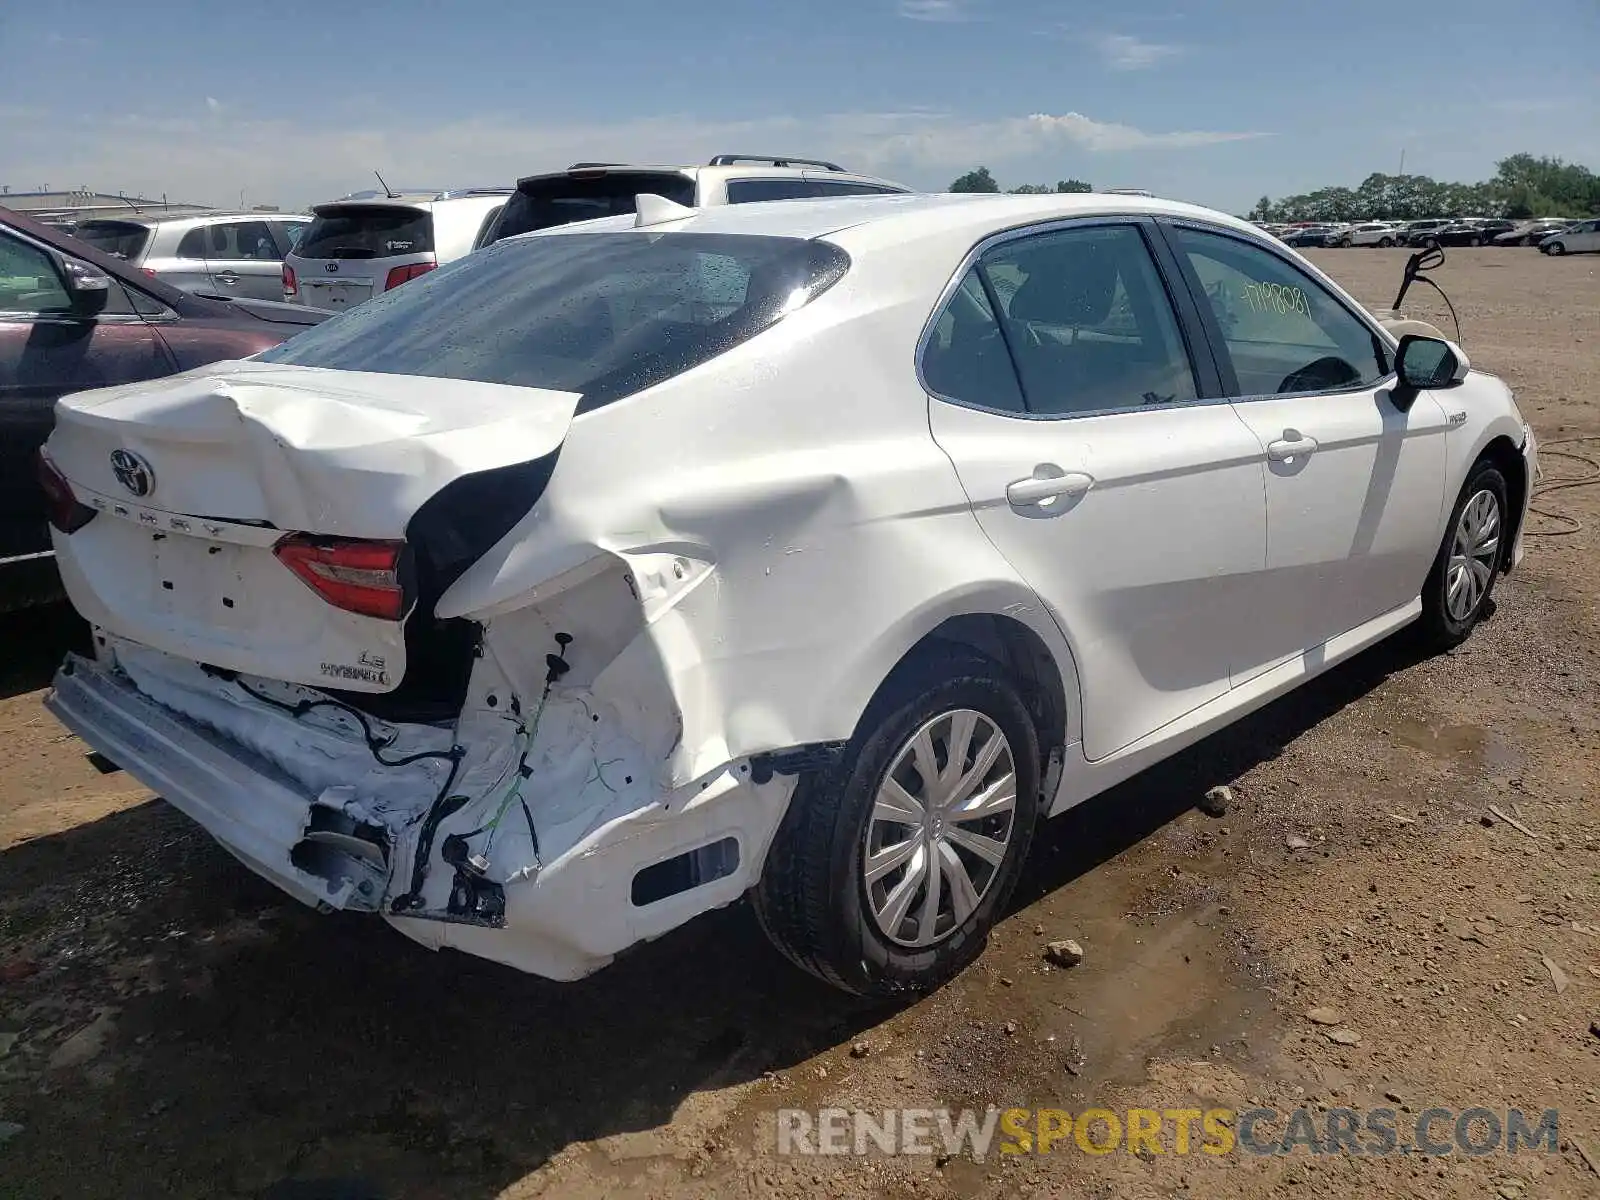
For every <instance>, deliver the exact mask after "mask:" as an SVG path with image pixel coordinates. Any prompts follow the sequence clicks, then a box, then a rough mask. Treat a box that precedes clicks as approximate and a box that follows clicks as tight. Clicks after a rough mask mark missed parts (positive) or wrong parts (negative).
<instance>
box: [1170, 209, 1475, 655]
mask: <svg viewBox="0 0 1600 1200" xmlns="http://www.w3.org/2000/svg"><path fill="white" fill-rule="evenodd" d="M1164 228H1165V230H1166V232H1167V235H1168V237H1169V239H1170V241H1171V243H1172V245H1173V248H1174V250H1175V251H1176V252H1177V254H1178V256H1179V260H1180V263H1182V264H1183V265H1184V266H1185V267H1187V268H1188V270H1189V271H1190V272H1192V274H1191V275H1190V280H1191V290H1192V291H1193V292H1194V293H1195V295H1196V297H1197V299H1198V301H1199V302H1200V303H1201V305H1202V319H1203V320H1205V321H1206V322H1207V323H1208V324H1209V325H1210V327H1211V336H1212V338H1213V340H1214V342H1215V343H1216V347H1217V357H1218V360H1219V363H1218V365H1219V368H1220V370H1221V372H1222V374H1223V381H1224V385H1225V386H1226V387H1227V390H1228V393H1229V394H1230V395H1231V396H1233V397H1234V398H1235V408H1236V410H1237V412H1238V414H1239V416H1240V417H1241V418H1242V419H1243V420H1244V422H1245V424H1247V425H1248V426H1249V427H1250V428H1251V430H1253V431H1254V433H1255V435H1256V437H1257V438H1258V439H1259V440H1260V443H1261V448H1262V450H1264V451H1265V454H1266V465H1267V475H1266V491H1267V571H1266V574H1265V575H1264V576H1263V577H1262V586H1261V588H1260V590H1259V592H1258V593H1257V594H1256V596H1255V599H1254V605H1253V607H1254V608H1255V610H1256V612H1257V614H1258V617H1257V619H1256V620H1254V621H1253V622H1252V623H1251V632H1252V637H1253V649H1252V653H1251V654H1250V657H1249V661H1248V662H1246V663H1244V664H1242V666H1241V668H1240V673H1238V674H1236V677H1235V682H1239V680H1240V679H1242V678H1244V677H1248V675H1250V674H1253V673H1257V672H1259V671H1261V670H1265V669H1266V668H1268V667H1270V666H1273V665H1274V664H1276V663H1279V662H1282V661H1285V660H1286V659H1287V658H1290V657H1292V656H1294V655H1296V654H1299V653H1302V652H1303V651H1305V650H1309V649H1311V648H1312V647H1315V646H1318V645H1320V644H1321V643H1323V642H1325V641H1326V640H1327V639H1329V638H1331V637H1334V636H1335V635H1337V634H1340V633H1344V632H1346V631H1347V630H1350V629H1353V628H1355V627H1356V626H1358V625H1360V624H1361V623H1363V622H1364V621H1369V620H1372V619H1373V618H1374V617H1378V616H1381V615H1382V614H1383V613H1386V612H1389V611H1390V610H1391V609H1394V608H1398V607H1399V606H1401V605H1403V604H1406V603H1407V602H1409V601H1410V600H1412V599H1414V598H1415V597H1416V596H1417V595H1418V594H1419V593H1420V592H1421V590H1422V584H1423V580H1424V579H1425V578H1426V576H1427V573H1428V568H1429V566H1430V564H1431V563H1432V561H1433V557H1434V555H1435V553H1436V552H1437V551H1438V546H1439V530H1440V526H1441V509H1442V506H1443V504H1444V503H1445V495H1444V488H1445V467H1446V462H1445V450H1446V446H1445V442H1446V438H1445V435H1446V433H1447V432H1448V430H1449V425H1448V422H1447V419H1446V416H1445V412H1444V409H1443V407H1442V406H1441V405H1440V403H1439V402H1438V401H1437V400H1436V399H1435V398H1434V397H1433V394H1432V393H1428V392H1424V393H1422V394H1421V395H1420V396H1418V397H1417V399H1416V402H1415V404H1414V405H1412V407H1411V408H1410V409H1409V410H1407V411H1401V410H1400V409H1399V408H1398V407H1396V405H1395V404H1394V401H1393V398H1392V393H1393V387H1394V379H1393V376H1392V374H1391V362H1390V357H1391V356H1390V351H1389V349H1388V347H1387V345H1386V344H1385V343H1384V341H1383V340H1382V339H1381V338H1380V337H1379V336H1378V334H1377V332H1376V331H1375V330H1374V328H1373V327H1372V326H1371V325H1370V324H1369V323H1368V322H1367V321H1366V320H1364V319H1363V318H1361V317H1360V316H1358V315H1357V314H1356V313H1355V312H1354V311H1352V310H1351V308H1350V307H1349V306H1348V305H1346V304H1345V302H1344V301H1342V300H1341V299H1340V298H1339V297H1337V296H1336V295H1335V294H1334V293H1333V292H1332V291H1330V290H1329V289H1327V288H1326V287H1324V286H1323V285H1322V283H1320V282H1319V281H1318V280H1317V279H1316V278H1315V277H1314V276H1312V275H1311V274H1310V273H1308V272H1307V271H1305V270H1303V269H1302V268H1300V267H1299V266H1297V265H1296V264H1294V263H1293V262H1291V261H1289V259H1288V258H1287V257H1286V256H1283V255H1280V254H1278V253H1277V252H1276V251H1274V250H1273V249H1271V248H1270V247H1268V246H1266V245H1263V244H1260V243H1258V242H1257V241H1256V240H1255V239H1252V238H1248V237H1245V236H1241V235H1237V234H1234V233H1229V232H1223V231H1221V230H1215V229H1206V228H1201V227H1199V226H1191V225H1187V224H1179V223H1171V224H1167V225H1165V226H1164Z"/></svg>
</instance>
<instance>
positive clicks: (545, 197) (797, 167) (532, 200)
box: [477, 154, 910, 247]
mask: <svg viewBox="0 0 1600 1200" xmlns="http://www.w3.org/2000/svg"><path fill="white" fill-rule="evenodd" d="M909 190H910V189H909V188H906V187H904V186H903V185H901V184H898V183H894V182H891V181H890V180H887V179H878V178H876V177H875V176H872V175H857V174H855V173H853V172H850V171H846V170H845V169H844V168H843V167H841V166H840V165H839V164H838V163H833V162H827V161H825V160H823V159H816V158H794V157H792V156H785V155H770V154H769V155H761V154H719V155H717V156H716V157H715V158H713V159H712V160H711V161H710V162H709V163H707V164H704V165H698V166H687V167H652V166H639V165H636V164H630V163H573V165H572V166H570V167H568V168H567V169H566V170H565V171H553V172H550V173H548V174H544V175H530V176H528V177H527V178H526V179H519V180H518V181H517V188H516V192H515V193H514V194H513V195H512V196H511V198H510V199H509V200H508V201H507V202H506V206H505V209H504V210H503V211H502V212H501V213H500V216H499V219H498V220H496V221H494V222H493V223H492V224H490V225H488V226H487V227H485V229H484V231H483V234H482V235H481V236H480V237H479V238H478V243H477V244H478V245H479V246H480V247H481V246H487V245H490V244H491V243H493V242H497V241H499V240H500V239H501V238H508V237H515V236H516V235H517V234H519V233H532V232H534V231H535V230H539V229H552V228H554V227H555V226H557V225H568V224H571V223H572V222H574V221H592V220H596V219H597V218H600V217H617V216H628V215H630V214H631V213H632V212H633V211H634V200H635V198H636V197H638V196H641V195H650V196H661V197H663V198H665V199H667V200H671V201H672V202H673V203H675V204H685V205H688V206H690V207H692V208H715V207H717V206H719V205H723V204H754V203H760V202H765V201H769V200H840V199H843V198H844V197H846V196H886V195H899V194H901V193H904V192H907V191H909Z"/></svg>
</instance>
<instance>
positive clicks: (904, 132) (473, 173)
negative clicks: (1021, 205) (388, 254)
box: [0, 104, 1265, 206]
mask: <svg viewBox="0 0 1600 1200" xmlns="http://www.w3.org/2000/svg"><path fill="white" fill-rule="evenodd" d="M212 107H213V106H211V105H209V104H208V106H207V108H208V110H209V109H212ZM1261 136H1265V135H1263V134H1261V133H1256V132H1232V131H1220V130H1189V131H1178V132H1150V131H1146V130H1143V129H1138V128H1135V127H1134V126H1131V125H1125V124H1120V123H1118V122H1114V121H1099V120H1095V119H1094V118H1091V117H1088V116H1085V115H1084V114H1082V113H1076V112H1068V113H1065V114H1061V115H1054V114H1050V113H1035V114H1032V115H1030V116H1017V117H1002V118H996V119H988V120H978V119H973V118H968V117H962V116H957V115H953V114H950V113H940V112H932V111H917V110H912V111H898V112H856V113H832V114H821V115H817V116H812V117H791V116H772V117H756V118H743V119H722V120H717V119H701V118H694V117H688V116H662V117H650V118H640V119H637V120H628V121H619V122H612V123H598V122H597V123H590V124H582V125H567V126H558V125H549V124H540V123H536V122H532V121H530V122H528V123H521V122H518V121H515V120H511V119H507V118H505V117H500V116H494V117H474V118H463V119H458V120H454V121H445V122H440V123H438V124H433V125H426V124H419V123H418V122H416V121H415V120H414V119H410V118H408V119H406V120H404V121H401V120H396V121H394V122H392V123H386V124H380V123H376V122H372V121H362V120H358V119H354V118H345V119H339V118H338V117H336V116H333V115H330V116H329V117H328V118H327V119H324V120H321V121H317V122H303V123H301V122H291V121H286V120H278V119H269V118H259V119H258V118H250V117H246V116H243V115H240V114H239V113H238V110H237V107H236V106H231V105H229V106H223V109H222V111H221V112H215V111H208V112H207V113H206V114H205V115H204V116H201V117H171V116H164V117H153V116H140V115H126V116H121V117H117V118H112V119H110V120H105V119H92V120H91V119H89V118H79V119H76V120H73V119H65V118H62V117H60V116H59V115H57V116H52V115H50V114H36V115H35V117H34V118H33V119H31V120H29V121H27V122H26V123H12V122H7V123H3V124H0V162H5V163H6V164H7V176H8V178H14V179H29V180H33V179H51V180H60V179H70V180H72V181H74V182H78V183H83V184H85V185H87V186H92V187H97V188H101V189H110V190H112V191H115V190H117V189H119V188H120V189H124V190H126V191H128V192H130V193H134V192H142V193H145V194H155V195H160V194H162V193H166V194H167V195H169V196H170V197H172V199H173V200H174V201H177V200H180V199H181V200H184V201H193V202H198V203H233V202H234V197H236V195H237V193H238V190H239V189H240V188H245V189H246V190H247V191H248V193H249V195H250V196H252V197H257V198H259V199H261V200H266V201H272V202H275V203H279V204H283V205H286V206H301V205H306V204H312V203H316V202H317V201H321V200H326V199H329V198H331V197H334V196H339V195H343V194H344V193H346V192H349V191H352V190H354V189H358V188H363V187H370V186H371V178H372V171H373V169H374V168H376V169H377V170H379V171H381V172H383V176H384V178H385V179H387V180H389V182H390V183H391V184H394V185H395V186H397V187H402V186H407V187H419V186H451V185H455V186H461V185H464V184H486V183H510V182H513V181H514V180H516V179H517V178H518V177H519V176H522V175H529V174H534V173H537V172H539V171H551V170H560V169H563V168H565V167H566V166H568V165H569V164H571V163H573V162H576V161H579V160H597V159H598V160H606V161H616V162H626V161H635V162H704V161H706V160H707V159H708V158H709V157H710V156H711V155H712V154H715V153H718V152H719V151H725V150H729V149H738V150H747V149H752V148H753V149H755V150H758V151H759V150H770V151H772V152H774V153H785V152H786V153H790V154H809V155H813V156H816V157H821V158H829V159H834V160H836V161H839V162H843V163H845V164H846V165H847V166H850V167H852V168H854V169H856V170H862V171H868V172H871V173H874V174H880V175H884V176H887V177H889V178H892V179H897V180H900V181H902V182H904V183H906V184H909V185H911V186H913V187H930V188H940V187H943V186H944V185H945V184H946V183H948V182H949V180H950V178H951V177H952V174H953V173H959V172H961V171H965V170H969V169H971V168H972V167H974V166H977V165H978V164H980V163H986V164H988V165H989V166H990V167H991V168H992V169H994V170H995V171H996V172H997V173H1001V172H1004V174H1005V175H1007V176H1009V175H1022V174H1025V173H1029V172H1033V171H1035V169H1043V170H1045V171H1047V172H1048V171H1050V170H1055V169H1056V168H1057V167H1058V166H1059V167H1061V169H1062V170H1063V171H1065V172H1066V173H1069V174H1070V173H1071V170H1072V168H1071V164H1070V161H1069V160H1070V158H1071V156H1072V155H1073V154H1102V153H1113V154H1114V153H1118V152H1125V151H1156V150H1177V149H1184V148H1193V147H1202V146H1211V145H1216V144H1218V143H1223V142H1233V141H1240V140H1244V139H1248V138H1256V137H1261ZM1064 163H1065V164H1066V165H1063V164H1064ZM1008 165H1010V166H1011V167H1012V168H1014V169H1011V170H1007V169H1006V168H1007V166H1008ZM1053 177H1054V176H1052V178H1053Z"/></svg>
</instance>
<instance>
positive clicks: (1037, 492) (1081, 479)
mask: <svg viewBox="0 0 1600 1200" xmlns="http://www.w3.org/2000/svg"><path fill="white" fill-rule="evenodd" d="M1041 469H1044V470H1050V469H1057V470H1059V468H1051V467H1049V466H1046V467H1044V468H1041ZM1093 486H1094V476H1092V475H1085V474H1084V473H1083V472H1082V471H1067V472H1064V473H1062V474H1060V475H1045V476H1039V475H1030V476H1028V477H1027V478H1026V479H1015V480H1012V481H1011V482H1010V483H1008V484H1006V499H1007V500H1009V501H1010V502H1011V503H1012V504H1014V505H1016V506H1017V507H1018V508H1025V507H1027V506H1028V505H1030V504H1044V503H1046V502H1048V501H1050V500H1054V499H1056V498H1058V497H1061V496H1081V495H1083V494H1084V493H1085V492H1087V491H1088V490H1089V489H1090V488H1092V487H1093Z"/></svg>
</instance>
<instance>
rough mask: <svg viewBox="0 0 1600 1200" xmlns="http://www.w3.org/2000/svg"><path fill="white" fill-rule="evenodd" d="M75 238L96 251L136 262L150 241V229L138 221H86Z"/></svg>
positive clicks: (75, 234)
mask: <svg viewBox="0 0 1600 1200" xmlns="http://www.w3.org/2000/svg"><path fill="white" fill-rule="evenodd" d="M73 236H74V237H76V238H77V239H78V240H79V241H80V242H87V243H89V245H91V246H93V247H94V248H95V249H96V250H100V251H103V252H104V253H106V254H115V255H116V256H117V257H118V258H124V259H127V260H128V261H129V262H135V261H137V260H138V257H139V255H140V254H142V253H143V252H144V248H145V244H146V243H147V242H149V240H150V227H149V226H148V225H141V224H139V223H138V222H136V221H85V222H84V223H83V224H82V225H79V226H78V229H77V232H76V233H74V234H73Z"/></svg>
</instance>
